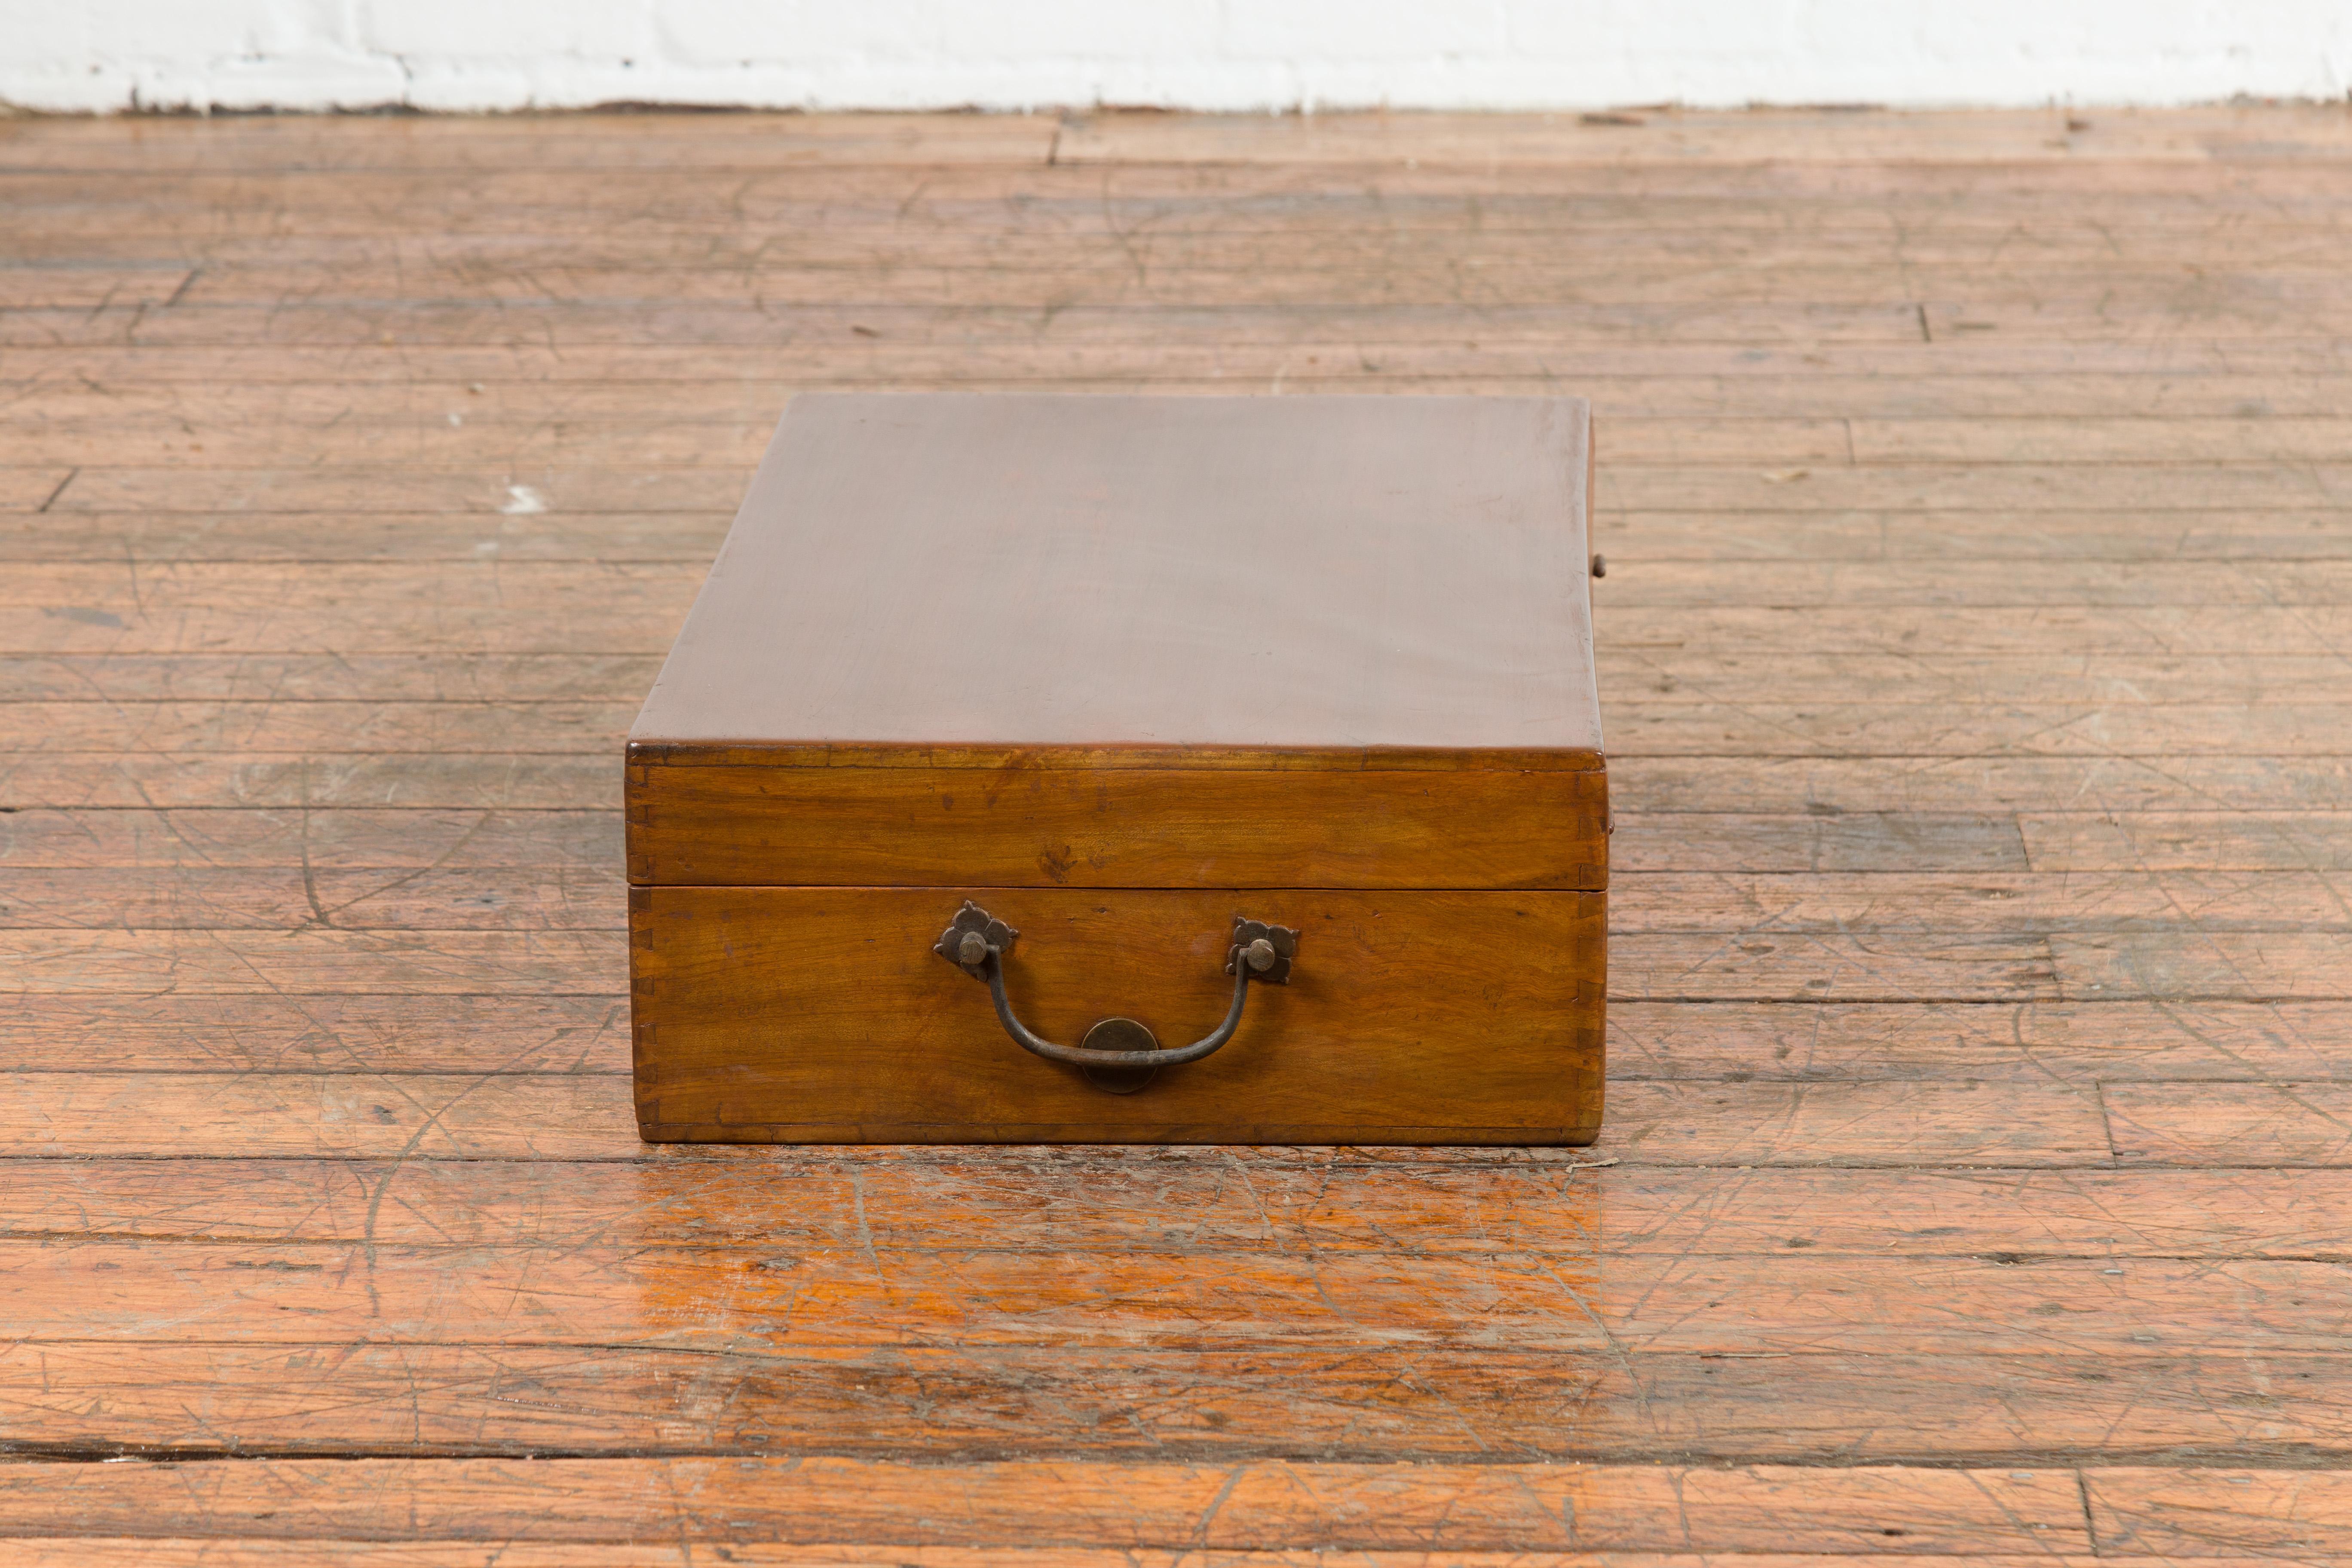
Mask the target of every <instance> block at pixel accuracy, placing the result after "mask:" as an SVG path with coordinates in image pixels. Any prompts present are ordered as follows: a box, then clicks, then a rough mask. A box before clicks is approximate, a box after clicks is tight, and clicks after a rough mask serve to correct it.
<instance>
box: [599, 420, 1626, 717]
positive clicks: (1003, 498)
mask: <svg viewBox="0 0 2352 1568" xmlns="http://www.w3.org/2000/svg"><path fill="white" fill-rule="evenodd" d="M1589 444H1590V435H1589V422H1588V413H1587V408H1586V405H1585V404H1584V403H1583V402H1582V401H1580V400H1578V399H1572V398H1484V397H1370V396H1361V397H1305V396H1302V397H1273V396H1266V397H1147V396H1043V395H990V394H938V395H931V394H926V395H830V394H827V395H804V396H802V397H799V398H796V399H795V400H794V401H793V404H792V405H791V406H790V408H789V409H788V410H787V412H786V414H785V416H784V418H783V420H782V424H781V425H780V426H778V428H777V431H776V436H775V438H774V440H773V441H772V443H771V444H770V446H769V447H768V452H767V456H766V458H764V459H763V460H762V462H761V465H760V469H759V472H758V474H757V476H756V477H755V478H754V479H753V480H752V483H751V491H750V493H749V494H748V495H747V496H746V498H745V500H744V502H743V506H742V510H741V511H740V513H739V514H738V515H737V517H736V521H735V525H734V528H733V530H732V531H731V532H730V534H729V536H728V539H727V542H726V545H725V547H724V548H723V549H722V550H721V551H720V552H719V558H718V561H717V563H716V564H715V565H714V566H713V567H712V569H711V574H710V578H709V582H708V583H707V584H705V585H704V587H703V590H702V593H701V595H700V596H699V597H698V599H697V600H696V602H695V605H694V608H693V611H692V613H691V614H690V615H689V616H688V620H687V623H686V626H685V629H684V630H683V631H682V632H681V633H680V635H679V637H678V639H677V647H675V648H674V649H673V650H672V652H671V654H670V656H669V658H668V661H667V663H666V664H665V665H664V667H663V669H662V673H661V677H660V679H659V680H658V681H657V682H656V685H655V687H654V689H653V693H652V695H651V696H650V697H649V698H648V699H647V700H646V706H645V710H644V711H643V712H642V713H641V714H640V715H639V717H638V720H637V723H636V726H635V730H634V731H632V732H631V739H632V740H633V741H638V742H875V743H884V744H889V743H939V744H982V745H985V744H1018V745H1047V746H1053V745H1096V746H1100V745H1147V746H1156V745H1197V746H1256V747H1270V748H1286V747H1380V746H1416V747H1440V748H1444V747H1460V748H1492V747H1507V748H1515V749H1525V748H1579V749H1591V750H1597V749H1599V747H1600V745H1601V728H1600V715H1599V704H1598V701H1597V700H1596V697H1595V694H1594V688H1593V675H1592V637H1591V611H1590V605H1589V600H1588V597H1587V591H1586V577H1585V572H1586V562H1587V545H1586V530H1585V515H1586V494H1585V489H1586V483H1587V454H1588V450H1589Z"/></svg>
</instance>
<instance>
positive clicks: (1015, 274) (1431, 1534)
mask: <svg viewBox="0 0 2352 1568" xmlns="http://www.w3.org/2000/svg"><path fill="white" fill-rule="evenodd" d="M2347 127H2352V121H2347V120H2346V118H2345V116H2344V115H2343V113H2342V112H2341V110H2340V109H2333V108H2295V107H2291V106H2290V107H2277V106H2231V107H2216V108H2208V109H2200V110H2173V111H2160V112H2159V111H2146V112H2130V111H2122V110H2101V111H2092V112H2082V111H2076V112H2071V113H2070V112H2065V111H2061V110H2021V111H2013V112H2011V111H2004V112H1992V113H1937V114H1916V115H1900V116H1897V115H1886V114H1878V113H1835V112H1805V111H1787V112H1780V111H1774V112H1758V113H1750V114H1684V113H1676V112H1671V111H1641V112H1636V113H1629V114H1623V115H1612V116H1602V117H1577V116H1541V115H1507V116H1489V117H1478V116H1458V115H1423V116H1412V115H1393V116H1391V115H1369V116H1349V115H1342V116H1315V117H1312V118H1308V119H1303V120H1302V119H1297V118H1291V119H1284V120H1277V121H1267V120H1253V119H1248V118H1232V119H1198V118H1187V117H1181V116H1156V115H1120V114H1091V115H1075V116H1068V117H1056V116H1052V115H1041V116H1003V117H986V116H953V115H947V116H895V115H845V116H824V115H783V116H778V115H759V114H726V115H677V116H666V115H626V114H590V115H565V116H552V117H534V116H528V115H518V116H503V117H499V118H496V119H485V120H463V119H438V118H431V117H417V118H370V117H295V116H289V117H274V118H263V117H257V118H235V117H225V118H221V119H216V120H210V121H205V120H174V119H133V120H114V121H100V120H45V119H38V118H20V119H16V120H0V211H5V214H6V215H7V216H6V217H5V219H0V434H5V441H0V562H5V567H0V735H5V737H6V739H7V745H6V747H5V756H0V1538H5V1543H6V1544H5V1552H0V1555H5V1556H6V1557H7V1559H8V1560H9V1561H10V1562H12V1563H26V1564H28V1565H45V1564H67V1563H70V1564H73V1565H75V1568H85V1565H94V1568H109V1565H111V1564H134V1563H135V1564H140V1565H142V1568H144V1565H149V1564H156V1565H163V1568H177V1565H181V1564H187V1565H191V1568H193V1565H194V1564H199V1563H201V1564H205V1565H232V1568H234V1565H242V1564H252V1563H272V1564H277V1563H338V1564H358V1565H361V1568H423V1565H425V1564H428V1563H430V1564H449V1563H478V1564H482V1565H483V1568H489V1565H490V1564H497V1565H499V1568H641V1565H643V1568H651V1565H656V1564H659V1565H663V1568H672V1565H675V1568H689V1565H691V1564H698V1563H708V1562H712V1561H725V1562H734V1563H792V1564H795V1565H800V1568H806V1565H809V1564H818V1563H839V1564H845V1565H846V1564H871V1565H877V1568H878V1565H881V1564H908V1565H911V1568H1555V1565H1557V1568H1569V1565H1570V1564H1571V1563H1573V1564H1578V1565H1584V1568H1801V1565H1802V1568H1811V1565H1818V1564H1826V1563H1833V1562H1834V1563H1847V1562H1851V1561H1852V1560H1853V1558H1854V1557H1855V1556H1857V1555H1867V1556H1869V1557H1871V1558H1872V1559H1873V1560H1874V1561H1877V1562H1881V1563H1886V1564H1889V1565H1890V1568H1927V1564H1930V1563H1936V1564H1949V1563H1975V1564H1980V1565H1982V1568H2023V1565H2024V1564H2027V1563H2033V1564H2039V1565H2046V1568H2089V1565H2090V1564H2092V1563H2105V1564H2115V1565H2117V1568H2155V1565H2156V1564H2158V1563H2195V1564H2200V1565H2204V1568H2224V1565H2229V1564H2238V1563H2253V1562H2265V1563H2274V1562H2278V1561H2282V1560H2291V1561H2326V1560H2336V1559H2340V1558H2342V1557H2344V1556H2346V1555H2347V1554H2352V1421H2347V1415H2346V1412H2347V1409H2352V1321H2347V1305H2346V1304H2347V1301H2352V1217H2347V1216H2352V1132H2347V1129H2352V1052H2347V1049H2346V1047H2345V1044H2344V1042H2345V1041H2346V1039H2347V1037H2352V1035H2347V1031H2352V962H2347V958H2346V956H2345V952H2346V948H2345V940H2344V939H2345V934H2346V931H2347V927H2352V884H2347V877H2352V742H2347V740H2346V739H2345V737H2346V735H2347V733H2352V726H2347V718H2352V666H2347V661H2346V657H2345V650H2346V649H2347V647H2352V463H2347V460H2346V454H2347V449H2352V285H2347V282H2346V280H2345V279H2346V274H2345V272H2344V268H2343V267H2342V263H2341V258H2342V255H2343V252H2344V247H2345V241H2346V237H2347V233H2352V197H2347V190H2352V185H2347V184H2346V175H2347V164H2352V129H2347ZM910 386H936V387H950V386H952V387H971V388H988V387H1003V388H1026V389H1032V390H1061V391H1068V392H1100V391H1134V390H1151V389H1159V390H1167V391H1191V392H1199V391H1227V392H1255V393H1269V394H1278V393H1285V392H1309V391H1316V392H1333V391H1344V392H1361V393H1412V392H1451V393H1462V392H1493V393H1530V392H1558V391H1570V392H1576V393H1580V394H1583V395H1589V396H1591V398H1592V399H1593V401H1594V404H1595V406H1596V412H1597V417H1598V419H1599V427H1600V450H1601V480H1600V489H1599V496H1598V510H1597V513H1596V530H1597V534H1598V541H1599V543H1600V546H1601V550H1602V551H1603V552H1604V553H1605V554H1606V555H1607V557H1608V561H1609V572H1608V575H1607V576H1606V577H1605V578H1604V579H1602V580H1601V581H1600V582H1598V583H1596V584H1595V590H1596V592H1595V598H1596V607H1595V621H1596V630H1597V636H1598V640H1599V644H1600V647H1599V658H1600V670H1601V689H1602V700H1603V706H1604V719H1605V722H1606V725H1607V727H1608V732H1609V734H1610V738H1611V752H1612V757H1611V771H1612V779H1613V790H1614V796H1615V808H1616V820H1617V826H1618V832H1617V834H1616V836H1615V839H1614V843H1613V846H1612V858H1613V861H1614V868H1615V872H1616V877H1615V881H1614V885H1613V887H1612V897H1611V913H1612V928H1613V936H1612V952H1613V956H1614V961H1615V962H1614V965H1613V968H1612V1011H1611V1021H1610V1050H1611V1063H1612V1077H1611V1085H1610V1104H1609V1121H1608V1125H1607V1127H1606V1129H1605V1130H1604V1131H1603V1134H1602V1137H1601V1142H1599V1143H1598V1144H1597V1145H1595V1146H1594V1147H1593V1148H1591V1149H1590V1150H1581V1151H1566V1150H1540V1151H1528V1150H1507V1149H1495V1150H1402V1149H1366V1150H1252V1149H1235V1150H1199V1149H1174V1150H1161V1149H1135V1150H1127V1149H1118V1150H1099V1149H1053V1150H1023V1149H953V1148H942V1149H917V1150H894V1149H855V1150H840V1151H825V1150H775V1149H754V1150H729V1149H721V1148H660V1149H654V1148H648V1147H646V1146H645V1145H642V1144H640V1143H639V1142H637V1140H636V1138H635V1129H634V1123H633V1121H632V1118H631V1114H630V1110H629V1104H628V1077H627V1074H628V1046H627V1035H626V1025H627V1014H626V1004H625V973H626V965H625V950H624V947H623V944H622V930H623V926H624V920H625V910H624V898H623V893H624V887H623V884H622V881H621V879H620V874H619V871H620V849H621V844H620V839H621V834H620V824H619V819H618V807H619V800H618V766H617V753H618V747H619V743H620V738H621V736H622V735H623V733H624V732H625V729H626V726H627V724H628V722H629V720H630V718H631V716H632V715H633V713H634V710H635V705H636V703H637V702H638V700H640V699H641V698H642V696H643V694H644V692H645V690H646V687H647V686H648V684H649V683H650V682H651V680H652V679H653V675H654V672H655V670H656V668H658V664H659V660H660V658H661V656H662V654H663V653H664V651H665V650H666V649H667V647H668V644H669V640H670V638H671V637H672V635H673V634H674V632H675V630H676V628H677V624H678V621H679V619H680V618H681V617H682V616H683V615H684V613H685V610H686V607H687V605H688V602H689V600H690V599H691V597H692V595H693V594H694V592H695V589H696V587H697V586H698V584H699V582H700V580H701V577H702V574H703V572H704V570H705V569H706V567H707V565H708V563H709V559H710V556H711V553H712V552H713V551H714V550H715V549H716V547H717V544H718V542H719V538H720V536H721V535H722V534H723V532H724V530H725V527H726V524H727V521H728V519H729V517H730V515H731V513H732V510H733V508H734V505H735V503H736V500H738V498H739V496H740V491H741V489H742V486H743V484H744V482H745V480H746V479H747V478H748V475H749V471H750V469H751V466H752V465H753V463H754V462H755V461H756V459H757V458H758V455H759V452H760V450H761V446H762V444H763V442H764V440H765V438H766V434H767V432H768V430H769V429H770V427H771V426H772V423H773V420H774V418H775V416H776V414H777V411H778V409H779V408H780V407H781V405H782V403H783V402H784V400H785V399H787V398H788V397H790V396H791V395H793V393H795V392H797V391H800V390H803V389H809V388H817V387H852V388H855V387H883V388H887V387H910Z"/></svg>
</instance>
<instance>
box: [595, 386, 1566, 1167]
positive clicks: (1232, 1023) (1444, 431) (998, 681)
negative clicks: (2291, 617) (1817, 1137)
mask: <svg viewBox="0 0 2352 1568" xmlns="http://www.w3.org/2000/svg"><path fill="white" fill-rule="evenodd" d="M1590 489H1591V428H1590V419H1589V416H1588V413H1587V409H1586V406H1585V405H1584V404H1583V403H1581V402H1580V401H1577V400H1574V399H1568V398H1448V397H1372V396H1361V397H1215V398H1191V397H1057V396H1008V395H893V396H876V395H810V396H803V397H801V398H798V399H796V400H795V401H794V402H793V405H792V406H791V408H790V410H789V411H788V412H787V413H786V415H785V416H784V418H783V421H782V424H781V425H780V426H779V427H778V428H777V431H776V436H775V439H774V441H773V442H772V444H771V446H770V447H769V448H768V453H767V456H766V458H765V460H764V461H762V463H761V466H760V470H759V473H758V476H757V477H756V478H755V479H753V480H752V482H751V492H750V494H749V495H748V496H747V497H746V498H745V500H744V502H743V508H742V510H741V511H740V514H738V516H737V517H736V520H735V526H734V529H733V531H731V532H730V534H729V535H728V538H727V542H726V545H725V547H724V548H723V549H722V550H721V551H720V552H719V559H718V561H717V563H716V564H714V565H713V567H712V568H711V573H710V579H709V583H708V584H706V585H705V586H704V588H703V590H702V593H701V595H700V597H699V598H698V599H697V600H696V602H695V605H694V608H693V611H692V613H691V614H690V615H689V616H688V618H687V622H686V626H685V628H684V629H683V630H682V631H681V632H680V633H679V635H678V639H677V647H675V648H674V649H673V650H672V652H671V654H670V656H669V659H668V661H667V664H665V665H664V667H663V668H662V672H661V677H660V679H659V680H658V681H657V682H656V685H655V687H654V690H653V693H652V695H651V696H650V697H649V698H647V700H646V706H645V710H644V712H643V714H642V715H641V716H640V717H639V718H638V721H637V723H636V726H635V729H634V730H633V731H631V734H630V738H629V749H628V750H629V754H628V777H627V812H628V871H629V883H630V889H629V931H630V946H629V953H630V984H631V998H632V1004H633V1007H634V1012H635V1065H636V1106H637V1119H638V1126H639V1129H640V1131H642V1133H643V1134H644V1136H645V1137H646V1138H647V1139H649V1140H654V1141H657V1142H664V1141H678V1140H697V1141H719V1142H1242V1143H1584V1142H1591V1139H1592V1137H1593V1135H1594V1133H1595V1132H1596V1131H1598V1130H1599V1127H1600V1122H1601V1029H1602V995H1603V986H1604V979H1605V972H1606V949H1605V937H1604V931H1605V919H1604V912H1605V904H1606V897H1607V895H1606V891H1605V889H1606V888H1607V886H1608V865H1609V857H1608V831H1609V804H1608V782H1607V776H1606V774H1605V773H1604V772H1603V769H1602V763H1601V725H1600V713H1599V706H1598V702H1597V700H1596V698H1595V695H1594V690H1593V673H1592V638H1591V612H1590V605H1589V595H1588V591H1587V580H1586V579H1587V572H1588V562H1589V555H1588V544H1587V540H1586V509H1587V498H1588V496H1589V494H1590Z"/></svg>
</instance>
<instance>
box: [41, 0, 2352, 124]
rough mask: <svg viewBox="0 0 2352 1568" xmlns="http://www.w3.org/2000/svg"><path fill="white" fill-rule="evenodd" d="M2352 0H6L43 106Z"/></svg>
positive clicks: (746, 97) (1671, 76)
mask: <svg viewBox="0 0 2352 1568" xmlns="http://www.w3.org/2000/svg"><path fill="white" fill-rule="evenodd" d="M2347 86H2352V0H2235V3H2232V0H0V100H5V101H6V102H11V103H15V104H17V105H20V106H23V107H26V108H34V109H50V110H120V109H127V108H131V107H148V108H190V107H193V108H204V107H220V108H236V109H257V108H279V109H326V108H362V107H372V106H378V105H384V104H408V105H412V106H414V107H416V108H420V109H439V110H482V109H491V110H495V109H522V108H529V107H576V106H583V105H588V104H593V103H604V102H614V101H624V100H627V101H653V102H666V103H704V104H744V105H757V106H763V107H775V108H810V109H929V108H946V107H956V106H963V105H974V106H979V107H982V108H989V109H1027V108H1034V107H1041V106H1070V105H1078V106H1083V105H1089V104H1097V103H1108V104H1155V105H1163V106H1166V107H1170V108H1185V109H1228V110H1248V109H1297V108H1307V109H1316V108H1334V109H1336V108H1354V107H1370V106H1375V105H1381V104H1388V105H1392V106H1396V107H1399V108H1405V107H1413V108H1463V109H1479V108H1497V109H1560V108H1592V107H1599V106H1603V105H1609V104H1627V103H1647V102H1660V101H1668V100H1672V101H1676V102H1681V103H1685V104H1691V105H1696V106H1708V107H1713V106H1730V105H1738V104H1744V103H1783V104H1786V103H1815V102H1875V103H1887V104H1896V105H1905V106H1927V105H1939V104H2039V103H2047V102H2052V101H2059V102H2070V103H2097V104H2105V103H2136V104H2161V103H2181V102H2195V101H2200V100H2212V99H2221V98H2227V97H2231V96H2232V95H2236V94H2251V95H2253V96H2257V97H2294V98H2336V97H2341V96H2343V95H2344V94H2345V92H2346V90H2347Z"/></svg>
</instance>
